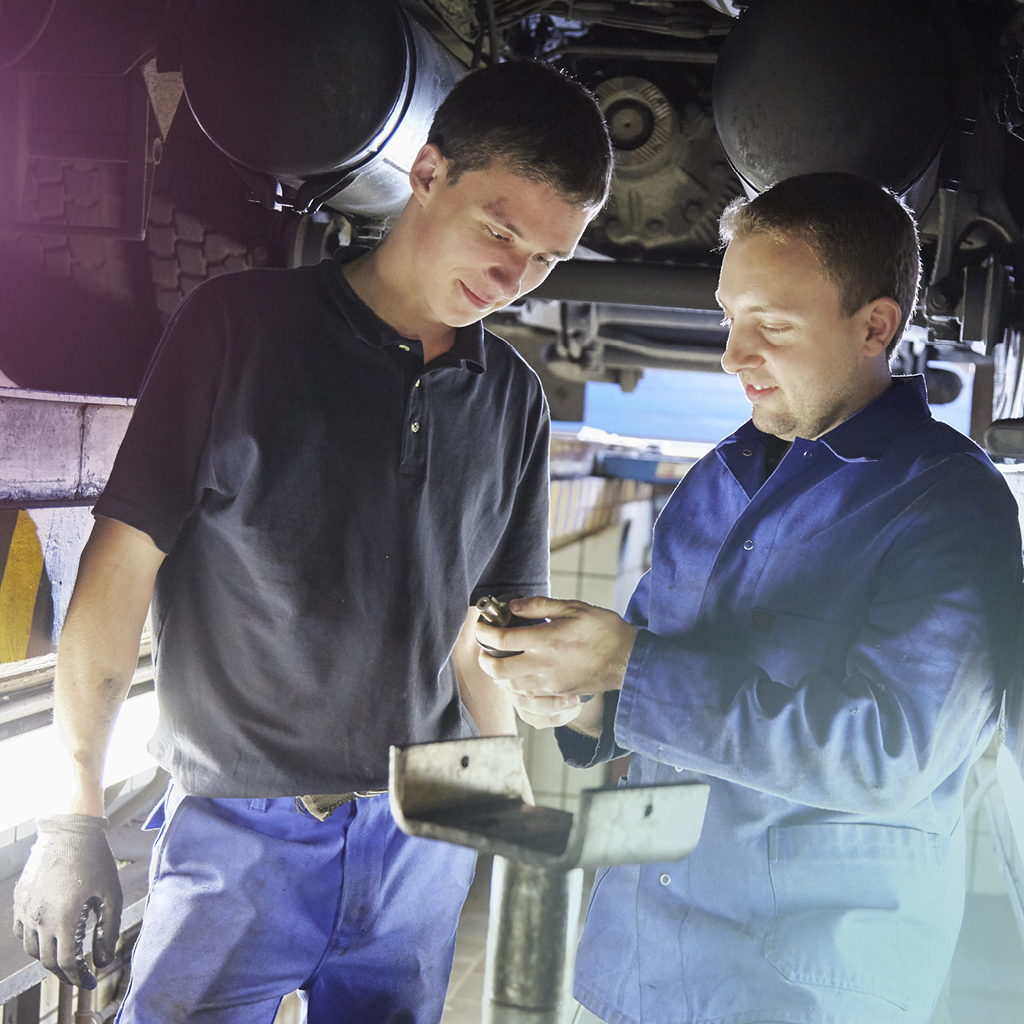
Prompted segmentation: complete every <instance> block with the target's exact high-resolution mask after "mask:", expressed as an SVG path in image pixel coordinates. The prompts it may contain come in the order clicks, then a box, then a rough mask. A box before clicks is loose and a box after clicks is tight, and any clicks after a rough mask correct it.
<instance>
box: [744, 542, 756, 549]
mask: <svg viewBox="0 0 1024 1024" xmlns="http://www.w3.org/2000/svg"><path fill="white" fill-rule="evenodd" d="M743 550H744V551H753V550H754V542H753V541H752V540H745V541H744V542H743Z"/></svg>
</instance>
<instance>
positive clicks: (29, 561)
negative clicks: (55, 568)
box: [0, 511, 43, 662]
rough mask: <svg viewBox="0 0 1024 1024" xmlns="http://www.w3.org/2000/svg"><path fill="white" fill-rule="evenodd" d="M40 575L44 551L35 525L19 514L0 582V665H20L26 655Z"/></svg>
mask: <svg viewBox="0 0 1024 1024" xmlns="http://www.w3.org/2000/svg"><path fill="white" fill-rule="evenodd" d="M42 574H43V549H42V547H41V546H40V544H39V538H38V536H37V535H36V528H35V524H34V523H33V522H32V520H31V518H30V517H29V514H28V513H27V512H25V511H20V512H18V521H17V523H16V524H15V527H14V534H13V536H12V537H11V546H10V550H9V551H8V553H7V564H6V565H5V566H4V568H3V578H2V579H0V662H10V661H21V660H22V659H23V658H25V657H27V655H28V643H29V638H30V637H31V634H32V615H33V612H34V611H35V606H36V595H37V593H38V591H39V581H40V579H41V578H42Z"/></svg>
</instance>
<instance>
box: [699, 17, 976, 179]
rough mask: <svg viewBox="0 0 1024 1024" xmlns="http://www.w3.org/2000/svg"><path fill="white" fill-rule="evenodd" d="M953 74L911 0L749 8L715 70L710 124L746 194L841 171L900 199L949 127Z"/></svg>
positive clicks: (944, 48)
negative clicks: (712, 121)
mask: <svg viewBox="0 0 1024 1024" xmlns="http://www.w3.org/2000/svg"><path fill="white" fill-rule="evenodd" d="M956 82H957V71H956V67H955V62H954V58H953V54H952V52H951V48H950V45H949V42H948V41H947V40H946V39H945V38H944V37H943V35H942V33H941V32H940V30H939V28H938V27H937V25H936V23H935V21H934V20H933V18H932V16H931V15H930V13H929V11H928V8H927V6H926V5H925V4H924V3H922V2H920V0H859V2H858V3H822V2H821V0H758V3H757V4H755V5H754V6H752V7H751V8H750V10H749V11H747V12H746V13H745V14H744V15H743V16H742V17H741V18H740V19H739V21H738V22H737V24H736V26H735V28H733V30H732V31H731V32H730V33H729V35H728V36H727V37H726V40H725V43H724V44H723V46H722V51H721V54H720V55H719V59H718V63H717V65H716V67H715V78H714V94H713V104H714V112H715V123H716V125H717V126H718V134H719V135H720V136H721V139H722V143H723V145H724V147H725V152H726V153H727V154H728V157H729V160H730V161H731V162H732V165H733V167H734V168H735V169H736V171H737V173H738V174H739V175H740V177H741V178H742V179H743V180H744V181H745V182H746V183H747V185H749V186H750V188H751V189H753V190H754V191H756V192H761V191H763V190H764V189H765V188H767V187H768V186H769V185H771V184H773V183H774V182H776V181H780V180H781V179H783V178H788V177H792V176H793V175H796V174H805V173H810V172H813V171H848V172H852V173H854V174H859V175H861V176H862V177H865V178H868V179H870V180H871V181H875V182H878V183H879V184H881V185H885V186H888V187H889V188H892V189H894V190H895V191H896V192H898V193H899V194H903V193H904V192H906V191H907V190H908V189H909V188H910V187H911V186H912V185H913V184H914V182H915V181H917V179H918V178H919V177H920V176H921V175H922V174H923V173H924V171H925V170H926V169H927V168H928V166H929V164H930V163H931V162H932V160H933V159H934V157H935V155H936V154H937V153H938V151H939V149H940V148H941V146H942V144H943V141H944V140H945V138H946V135H947V132H948V130H949V128H950V125H951V123H952V119H953V115H954V105H955V89H956Z"/></svg>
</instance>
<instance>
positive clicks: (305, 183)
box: [181, 0, 465, 216]
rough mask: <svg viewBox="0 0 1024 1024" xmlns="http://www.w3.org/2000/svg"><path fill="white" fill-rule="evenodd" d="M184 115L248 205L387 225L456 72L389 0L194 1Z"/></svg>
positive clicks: (184, 57) (185, 43)
mask: <svg viewBox="0 0 1024 1024" xmlns="http://www.w3.org/2000/svg"><path fill="white" fill-rule="evenodd" d="M181 61H182V77H183V80H184V84H185V95H186V97H187V99H188V102H189V105H190V106H191V108H192V111H193V113H194V114H195V116H196V120H197V121H198V122H199V124H200V125H201V126H202V128H203V131H205V132H206V134H207V135H208V136H209V137H210V139H211V140H212V141H213V143H214V144H215V145H216V146H217V147H218V148H219V149H220V150H221V151H222V152H223V153H225V154H226V155H227V156H228V157H229V158H230V159H231V160H232V161H233V162H234V163H235V165H236V167H237V169H238V170H239V171H240V172H241V173H242V175H243V177H245V179H246V180H247V182H248V183H249V184H250V185H251V186H252V187H253V188H254V191H256V193H257V196H258V198H260V200H261V201H262V202H264V203H265V204H266V205H269V206H273V207H275V208H284V207H291V208H293V209H295V210H297V211H299V212H308V211H311V210H314V209H318V208H319V207H320V206H321V205H323V204H324V203H327V204H329V205H331V206H333V207H334V208H335V209H338V210H341V211H343V212H347V213H356V214H361V215H364V216H388V215H392V214H396V213H397V212H398V211H399V210H400V209H401V207H402V206H403V205H404V203H405V201H406V200H407V199H408V197H409V194H410V191H409V183H408V173H409V169H410V167H411V166H412V161H413V159H414V158H415V156H416V153H417V152H418V151H419V149H420V147H421V146H422V145H423V143H424V142H425V141H426V135H427V131H428V129H429V127H430V121H431V119H432V117H433V114H434V111H435V110H436V109H437V107H438V106H439V105H440V103H441V101H442V100H443V99H444V97H445V95H447V93H448V90H449V89H450V88H451V86H452V85H454V84H455V82H456V81H458V79H459V78H460V77H461V76H462V74H463V72H464V70H465V69H464V68H463V67H462V66H461V65H460V64H459V63H458V62H457V61H456V60H455V58H454V57H452V55H451V54H450V53H449V52H448V51H447V50H445V49H444V47H442V46H441V44H440V43H438V42H437V41H436V40H435V39H434V38H433V37H432V36H431V35H430V34H429V33H428V32H427V31H426V30H425V29H423V28H422V27H420V25H419V24H418V23H417V22H415V21H414V20H413V19H411V18H409V17H408V16H407V15H406V13H405V12H404V11H403V10H402V9H401V8H400V7H399V5H398V4H397V3H396V2H395V0H308V2H306V3H303V4H300V5H298V6H292V5H289V4H283V3H282V2H280V0H198V2H197V3H196V6H195V7H194V8H193V10H192V13H191V15H190V17H189V20H188V22H187V24H186V27H185V33H184V37H183V39H182V46H181Z"/></svg>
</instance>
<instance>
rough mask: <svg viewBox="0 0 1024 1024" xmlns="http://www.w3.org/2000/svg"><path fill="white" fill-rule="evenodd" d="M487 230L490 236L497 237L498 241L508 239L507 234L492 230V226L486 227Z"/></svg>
mask: <svg viewBox="0 0 1024 1024" xmlns="http://www.w3.org/2000/svg"><path fill="white" fill-rule="evenodd" d="M485 226H486V225H485ZM487 231H488V233H489V234H490V236H491V237H492V238H496V239H498V241H499V242H507V241H508V240H509V238H508V236H507V235H499V234H498V232H497V231H495V230H494V228H491V227H488V228H487Z"/></svg>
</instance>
